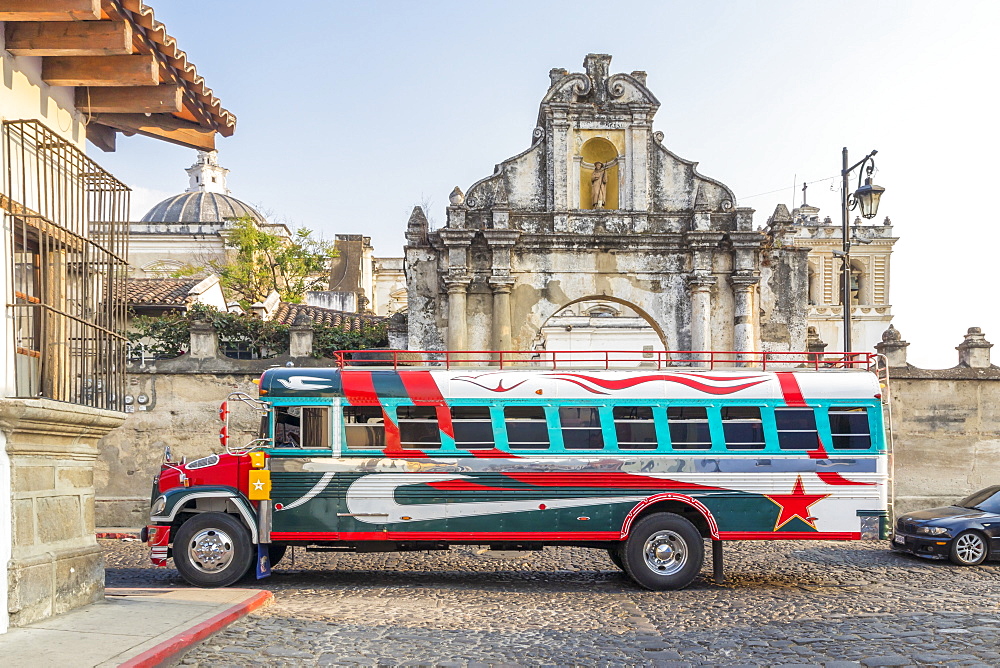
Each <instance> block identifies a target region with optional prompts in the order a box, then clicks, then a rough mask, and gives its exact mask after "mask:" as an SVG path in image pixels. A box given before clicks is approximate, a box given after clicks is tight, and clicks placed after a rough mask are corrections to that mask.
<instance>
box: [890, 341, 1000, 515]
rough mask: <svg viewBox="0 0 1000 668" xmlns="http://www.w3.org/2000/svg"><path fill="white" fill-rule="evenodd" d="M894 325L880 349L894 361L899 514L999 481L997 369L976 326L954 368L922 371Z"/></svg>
mask: <svg viewBox="0 0 1000 668" xmlns="http://www.w3.org/2000/svg"><path fill="white" fill-rule="evenodd" d="M908 345H909V344H908V343H906V342H905V341H902V340H901V338H900V336H899V333H898V332H897V331H896V330H895V329H894V328H892V327H890V329H889V330H888V331H887V332H886V334H885V335H883V342H882V343H881V344H879V345H878V346H877V347H878V349H879V351H880V352H882V353H884V354H886V355H887V357H888V360H889V385H890V389H891V391H892V392H891V404H892V419H893V426H894V429H893V431H894V434H893V441H894V452H895V457H894V458H895V499H896V505H895V508H894V510H895V512H896V513H897V514H898V513H901V512H907V511H910V510H917V509H920V508H929V507H932V506H946V505H949V504H951V503H953V502H954V501H955V500H957V499H959V498H961V497H963V496H965V495H967V494H969V493H971V492H974V491H976V490H978V489H981V488H983V487H987V486H989V485H997V484H1000V367H996V366H993V365H991V364H990V356H989V349H990V347H991V344H990V343H989V342H988V341H986V339H985V337H984V336H983V333H982V332H981V331H980V330H979V328H978V327H972V328H970V329H969V331H968V333H967V334H966V335H965V341H963V343H962V344H961V345H959V346H958V351H959V363H958V365H957V366H955V367H952V368H950V369H918V368H917V367H914V366H912V365H910V364H908V363H907V362H906V355H905V351H906V346H908Z"/></svg>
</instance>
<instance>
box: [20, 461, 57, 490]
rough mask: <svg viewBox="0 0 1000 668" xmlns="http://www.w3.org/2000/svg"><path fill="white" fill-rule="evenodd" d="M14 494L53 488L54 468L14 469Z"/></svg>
mask: <svg viewBox="0 0 1000 668" xmlns="http://www.w3.org/2000/svg"><path fill="white" fill-rule="evenodd" d="M13 474H14V492H37V491H40V490H46V489H52V488H53V487H55V467H54V466H24V465H19V466H16V467H14V470H13Z"/></svg>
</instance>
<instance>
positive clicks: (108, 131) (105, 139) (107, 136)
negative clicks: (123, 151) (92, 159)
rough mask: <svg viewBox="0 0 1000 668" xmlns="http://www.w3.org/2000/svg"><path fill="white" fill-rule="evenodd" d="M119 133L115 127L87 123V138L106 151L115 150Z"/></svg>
mask: <svg viewBox="0 0 1000 668" xmlns="http://www.w3.org/2000/svg"><path fill="white" fill-rule="evenodd" d="M117 134H118V133H117V131H116V130H115V129H114V128H109V127H108V126H107V125H100V124H98V123H87V139H88V140H89V141H90V143H91V144H93V145H94V146H96V147H97V148H99V149H101V150H102V151H104V152H105V153H114V152H115V135H117Z"/></svg>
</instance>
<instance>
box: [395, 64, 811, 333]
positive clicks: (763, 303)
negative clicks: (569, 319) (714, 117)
mask: <svg viewBox="0 0 1000 668" xmlns="http://www.w3.org/2000/svg"><path fill="white" fill-rule="evenodd" d="M610 63H611V57H610V56H608V55H603V54H590V55H588V56H587V57H586V59H585V60H584V71H583V72H576V73H570V72H567V71H566V70H563V69H553V70H552V71H550V73H549V77H550V86H549V89H548V91H547V92H546V93H545V96H544V98H543V99H542V102H541V105H540V108H539V113H538V124H537V127H536V128H535V129H534V132H533V134H532V143H531V146H530V147H529V148H528V149H527V150H525V151H524V152H522V153H520V154H519V155H516V156H514V157H512V158H508V159H507V160H504V161H503V162H502V163H500V164H499V165H497V167H496V169H495V171H494V173H493V174H492V175H490V176H488V177H486V178H484V179H482V180H480V181H478V182H477V183H475V184H473V185H472V186H471V187H470V188H469V189H468V192H467V193H466V194H464V195H463V193H462V192H461V191H460V190H459V189H457V188H456V190H455V191H454V192H453V193H452V196H451V198H450V202H451V204H450V206H449V207H448V210H447V224H446V225H445V226H444V227H442V228H440V229H437V230H431V229H429V226H428V223H427V220H426V217H425V216H424V214H423V211H422V210H420V209H419V208H417V209H414V212H413V214H412V216H411V218H410V220H409V222H408V225H407V232H406V239H407V246H406V249H405V253H406V279H407V291H408V299H409V309H408V310H409V348H410V349H411V350H440V349H450V350H462V349H469V350H527V349H532V348H536V347H542V346H544V345H545V340H544V337H543V336H542V332H543V330H544V329H545V328H546V327H550V326H551V322H552V319H553V317H557V318H558V317H560V314H565V313H569V312H573V311H572V310H569V311H568V310H567V309H568V308H569V307H572V306H574V305H578V304H584V303H586V304H595V303H597V304H604V305H607V306H614V305H616V304H617V305H618V307H620V310H624V311H626V312H627V313H629V314H632V315H637V316H639V317H641V318H642V319H643V320H644V321H645V322H646V323H648V325H649V327H650V328H652V330H653V331H654V332H655V335H656V337H657V338H658V339H659V342H660V345H659V346H657V348H658V349H666V350H697V351H708V350H737V351H752V350H767V351H785V350H803V349H805V346H806V336H807V319H806V314H807V312H808V301H807V300H808V294H809V290H808V264H807V255H808V252H809V249H808V248H803V247H799V246H796V245H794V244H780V243H779V244H775V243H774V238H773V236H769V235H767V234H765V233H762V232H760V231H755V230H754V229H753V226H752V219H753V210H752V209H749V208H740V207H738V206H736V198H735V197H734V195H733V193H732V191H731V190H730V189H729V188H728V187H727V186H726V185H724V184H723V183H721V182H719V181H717V180H714V179H711V178H708V177H706V176H703V175H702V174H700V173H699V172H698V171H697V169H696V166H697V163H695V162H692V161H690V160H685V159H683V158H681V157H679V156H677V155H675V154H674V153H672V152H671V151H670V150H669V149H668V148H667V147H666V146H665V145H664V144H663V133H662V132H657V131H655V130H654V129H653V118H654V116H655V114H656V111H657V109H658V108H659V106H660V103H659V101H658V100H657V99H656V97H655V96H654V95H653V93H652V92H650V90H649V89H648V88H647V87H646V75H645V73H644V72H632V73H631V74H624V73H618V74H610V69H609V67H610ZM549 349H550V350H551V349H553V348H552V346H551V345H550V346H549Z"/></svg>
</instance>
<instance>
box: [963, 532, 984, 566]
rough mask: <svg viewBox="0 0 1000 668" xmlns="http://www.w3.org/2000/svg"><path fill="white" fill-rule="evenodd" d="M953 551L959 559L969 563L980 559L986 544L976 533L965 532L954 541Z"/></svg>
mask: <svg viewBox="0 0 1000 668" xmlns="http://www.w3.org/2000/svg"><path fill="white" fill-rule="evenodd" d="M955 552H956V553H957V554H958V558H959V559H961V560H962V561H966V562H970V563H971V562H974V561H979V560H980V559H982V557H983V554H984V553H985V552H986V545H985V544H984V543H983V539H982V538H980V537H979V536H978V535H976V534H974V533H967V534H965V535H964V536H959V537H958V542H957V543H955Z"/></svg>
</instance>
